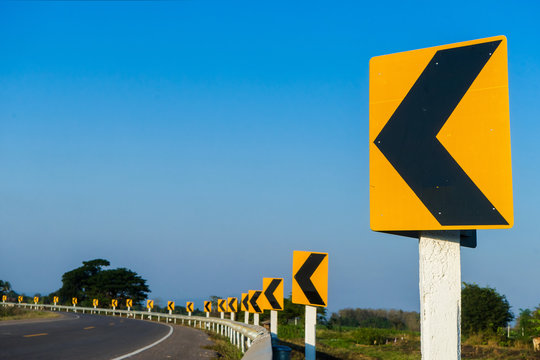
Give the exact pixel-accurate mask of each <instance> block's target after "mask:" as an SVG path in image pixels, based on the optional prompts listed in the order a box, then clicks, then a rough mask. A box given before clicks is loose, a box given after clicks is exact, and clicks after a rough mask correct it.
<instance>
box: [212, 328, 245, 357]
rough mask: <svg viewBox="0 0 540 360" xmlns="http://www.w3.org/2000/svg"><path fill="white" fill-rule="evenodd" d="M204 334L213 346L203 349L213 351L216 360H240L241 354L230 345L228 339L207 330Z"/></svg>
mask: <svg viewBox="0 0 540 360" xmlns="http://www.w3.org/2000/svg"><path fill="white" fill-rule="evenodd" d="M205 333H206V334H207V335H208V337H210V339H211V340H212V342H213V343H214V344H212V345H208V346H205V347H204V348H205V349H208V350H213V351H215V352H216V359H223V360H240V359H241V358H242V352H241V351H240V350H239V349H238V348H237V347H236V346H235V345H233V344H231V343H230V341H229V338H228V337H226V336H221V335H218V334H216V333H215V332H213V331H208V330H205Z"/></svg>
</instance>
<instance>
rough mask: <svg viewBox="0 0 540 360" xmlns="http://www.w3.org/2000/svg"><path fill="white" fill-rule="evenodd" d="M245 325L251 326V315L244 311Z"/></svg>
mask: <svg viewBox="0 0 540 360" xmlns="http://www.w3.org/2000/svg"><path fill="white" fill-rule="evenodd" d="M244 324H249V313H248V312H247V311H244Z"/></svg>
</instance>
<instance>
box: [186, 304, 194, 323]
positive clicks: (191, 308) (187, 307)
mask: <svg viewBox="0 0 540 360" xmlns="http://www.w3.org/2000/svg"><path fill="white" fill-rule="evenodd" d="M186 310H187V312H188V316H190V317H191V313H192V312H193V302H191V301H188V302H186ZM188 325H191V320H189V321H188Z"/></svg>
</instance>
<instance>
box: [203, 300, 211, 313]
mask: <svg viewBox="0 0 540 360" xmlns="http://www.w3.org/2000/svg"><path fill="white" fill-rule="evenodd" d="M210 304H211V302H210V301H208V302H206V303H205V304H204V310H206V312H210V308H209V307H208V306H209V305H210Z"/></svg>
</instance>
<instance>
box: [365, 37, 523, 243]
mask: <svg viewBox="0 0 540 360" xmlns="http://www.w3.org/2000/svg"><path fill="white" fill-rule="evenodd" d="M506 43H507V41H506V38H505V37H504V36H497V37H492V38H486V39H479V40H473V41H466V42H461V43H456V44H450V45H442V46H436V47H431V48H426V49H420V50H413V51H406V52H401V53H396V54H390V55H383V56H377V57H374V58H372V59H371V60H370V63H369V153H370V154H369V157H370V161H369V162H370V186H369V188H370V224H371V229H372V230H375V231H387V232H391V233H392V232H394V233H398V234H400V233H401V234H403V233H405V232H415V231H421V230H466V229H469V230H474V229H501V228H510V227H512V225H513V223H514V207H513V195H512V165H511V156H510V112H509V96H508V60H507V59H508V55H507V45H506Z"/></svg>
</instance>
